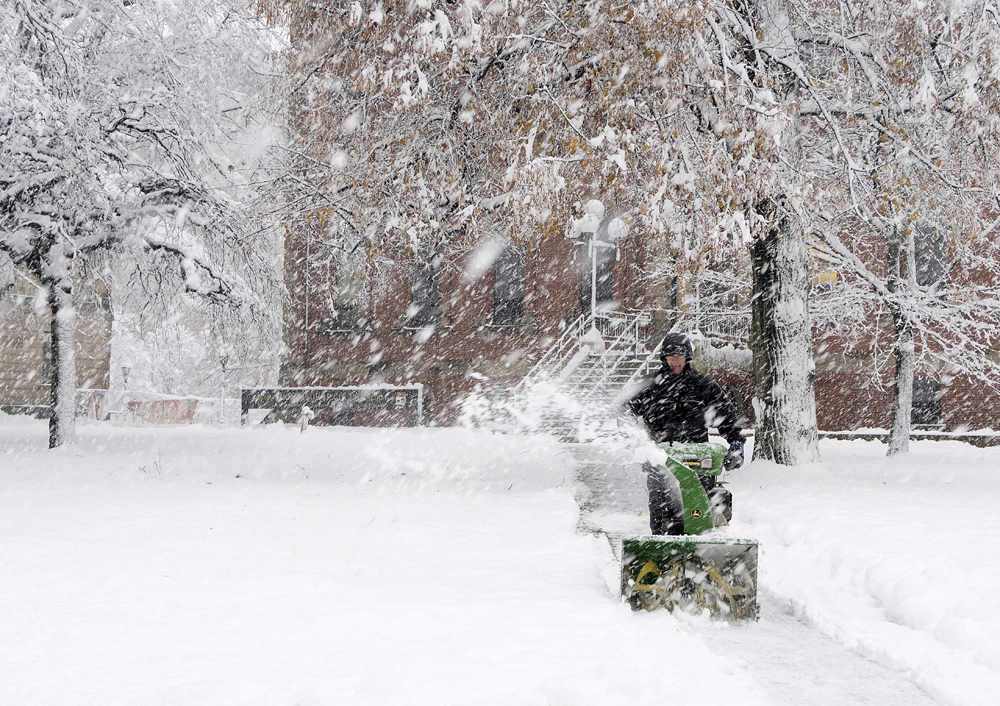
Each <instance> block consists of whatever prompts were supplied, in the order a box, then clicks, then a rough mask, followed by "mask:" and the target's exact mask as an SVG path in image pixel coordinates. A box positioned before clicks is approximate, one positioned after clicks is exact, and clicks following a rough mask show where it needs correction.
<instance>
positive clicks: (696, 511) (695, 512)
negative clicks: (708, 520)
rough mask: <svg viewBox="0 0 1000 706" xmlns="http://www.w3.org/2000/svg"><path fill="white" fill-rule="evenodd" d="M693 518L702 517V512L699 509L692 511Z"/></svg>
mask: <svg viewBox="0 0 1000 706" xmlns="http://www.w3.org/2000/svg"><path fill="white" fill-rule="evenodd" d="M691 517H701V510H699V509H698V508H695V509H694V510H692V511H691Z"/></svg>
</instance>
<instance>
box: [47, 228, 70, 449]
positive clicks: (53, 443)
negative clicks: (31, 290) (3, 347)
mask: <svg viewBox="0 0 1000 706" xmlns="http://www.w3.org/2000/svg"><path fill="white" fill-rule="evenodd" d="M58 247H59V246H56V248H58ZM56 248H54V249H53V250H52V251H50V257H51V263H50V267H51V270H50V273H49V274H50V277H49V278H47V279H49V308H50V310H51V311H52V322H51V332H52V348H51V351H52V368H51V370H52V378H51V386H52V397H51V403H50V414H49V448H50V449H54V448H56V447H57V446H62V445H64V444H75V443H76V310H75V308H74V307H73V273H72V261H71V260H70V259H69V258H68V257H66V256H65V255H64V254H63V253H62V252H57V250H56Z"/></svg>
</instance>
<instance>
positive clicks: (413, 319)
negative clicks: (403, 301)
mask: <svg viewBox="0 0 1000 706" xmlns="http://www.w3.org/2000/svg"><path fill="white" fill-rule="evenodd" d="M439 279H440V264H439V258H438V256H437V255H432V256H429V257H427V258H425V259H423V260H417V261H416V262H414V263H413V279H412V284H411V286H410V307H409V309H408V310H407V312H406V315H407V319H408V322H407V326H409V327H412V328H424V327H426V326H434V325H435V324H437V321H438V316H439V314H440V311H441V301H440V295H439V293H438V280H439Z"/></svg>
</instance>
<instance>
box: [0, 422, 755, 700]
mask: <svg viewBox="0 0 1000 706" xmlns="http://www.w3.org/2000/svg"><path fill="white" fill-rule="evenodd" d="M45 433H46V430H45V424H44V422H35V421H32V422H24V421H22V420H17V421H12V420H8V419H5V418H0V461H2V462H0V564H2V565H3V567H4V572H3V577H2V579H0V673H2V674H4V679H3V680H0V702H3V703H31V704H33V705H35V704H74V705H78V704H102V706H103V705H108V704H143V705H146V704H185V705H186V706H187V705H193V704H211V705H212V706H220V705H221V706H225V705H227V704H262V705H263V704H267V705H268V706H274V705H280V704H428V705H430V704H433V705H434V706H443V705H444V706H446V705H447V704H505V705H507V704H532V705H534V704H574V705H586V704H594V705H595V706H596V705H601V706H604V705H608V704H612V705H613V704H634V703H652V702H662V700H663V698H664V697H665V695H669V696H670V703H672V704H695V703H703V701H704V692H705V688H706V687H707V686H709V685H710V687H711V688H712V690H713V693H714V694H716V695H717V696H718V697H719V698H720V699H721V700H722V701H723V702H727V703H728V702H735V701H737V700H738V701H739V702H740V703H742V704H755V703H764V702H765V701H764V699H763V698H762V696H761V695H760V693H759V690H756V689H755V687H753V685H752V684H750V683H749V682H748V680H747V678H746V677H745V674H744V673H743V672H742V671H741V670H740V668H739V667H738V666H737V664H736V662H735V661H734V660H727V659H721V660H720V659H719V658H717V657H714V656H713V655H712V654H711V653H710V652H709V650H708V648H707V647H706V645H705V644H704V642H703V641H702V640H701V639H700V638H699V637H698V636H696V635H692V634H691V633H690V632H688V631H686V630H685V629H684V627H683V626H682V625H681V624H680V623H678V621H676V620H675V619H674V618H673V617H671V616H669V615H646V614H642V615H635V614H633V613H632V612H631V611H630V610H629V609H628V608H627V607H626V606H624V605H622V604H621V603H619V602H617V601H616V600H615V597H614V591H613V589H612V588H611V587H609V581H610V582H611V583H613V582H614V579H613V576H614V560H613V557H612V556H611V553H610V550H609V548H608V545H607V542H606V541H605V540H604V539H603V538H598V537H595V536H591V535H586V534H580V533H578V532H577V523H578V519H579V517H578V510H577V506H576V503H575V501H574V487H575V482H574V480H573V467H572V461H571V459H570V457H569V456H568V455H567V454H565V453H564V451H563V450H562V449H561V448H560V447H559V446H558V445H557V444H556V443H554V442H553V441H552V440H550V439H545V438H530V437H528V438H526V437H505V436H496V435H490V434H488V433H484V432H472V431H466V430H457V429H435V430H428V429H405V430H393V431H386V430H347V429H330V428H312V429H309V430H308V432H307V433H305V434H299V433H298V429H297V428H295V427H282V426H280V425H276V426H273V427H265V428H254V429H248V430H237V429H216V428H200V427H197V426H189V427H183V428H167V429H164V428H159V429H157V428H118V427H112V426H109V425H105V424H91V425H81V426H80V429H79V438H80V443H79V446H78V447H77V448H75V449H60V450H57V451H54V452H51V451H47V450H45V448H44V447H45V440H46V435H45Z"/></svg>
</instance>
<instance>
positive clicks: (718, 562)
mask: <svg viewBox="0 0 1000 706" xmlns="http://www.w3.org/2000/svg"><path fill="white" fill-rule="evenodd" d="M659 447H660V448H661V449H662V450H663V451H665V452H666V454H667V458H666V460H665V461H664V463H663V464H662V465H661V467H660V468H659V469H658V470H657V472H660V473H663V474H664V476H665V477H666V478H667V479H669V478H670V477H671V476H673V478H674V479H676V485H674V486H673V487H672V489H671V492H672V493H673V495H674V502H673V503H672V505H674V507H675V509H676V512H677V513H678V514H681V513H683V526H684V534H682V535H666V536H660V535H643V536H637V537H622V552H621V556H622V577H621V588H622V597H623V598H624V599H625V600H627V601H628V602H629V604H630V605H631V606H632V609H633V610H643V609H645V610H650V611H651V610H656V609H657V608H666V609H668V610H671V611H674V610H678V609H679V610H684V611H686V612H689V613H695V614H701V613H704V612H705V611H708V613H709V614H711V616H712V617H714V618H721V619H727V620H748V619H750V620H753V619H756V617H757V542H756V541H754V540H751V539H734V538H731V537H725V536H721V535H718V534H714V533H712V534H708V533H711V532H712V530H714V529H715V528H716V527H718V526H722V525H726V524H728V516H729V508H728V503H727V502H726V501H725V499H726V498H727V497H728V493H724V492H718V489H719V488H721V486H719V485H718V484H717V478H718V476H720V475H722V474H723V472H724V467H723V463H724V460H725V457H726V453H727V449H726V447H724V446H722V445H720V444H713V443H703V444H678V443H673V444H660V445H659ZM703 479H704V480H703ZM678 496H679V497H678ZM678 519H679V518H678Z"/></svg>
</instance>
